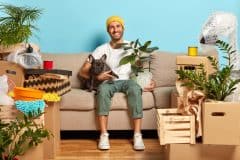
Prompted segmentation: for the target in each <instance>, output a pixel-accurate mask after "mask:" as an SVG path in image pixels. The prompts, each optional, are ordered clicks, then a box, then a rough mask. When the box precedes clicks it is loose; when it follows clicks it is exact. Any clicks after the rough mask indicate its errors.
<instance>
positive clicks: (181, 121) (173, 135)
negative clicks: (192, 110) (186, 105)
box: [157, 108, 196, 145]
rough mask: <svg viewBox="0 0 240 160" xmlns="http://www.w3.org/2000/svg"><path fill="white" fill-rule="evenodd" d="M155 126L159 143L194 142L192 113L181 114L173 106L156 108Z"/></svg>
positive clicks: (193, 118)
mask: <svg viewBox="0 0 240 160" xmlns="http://www.w3.org/2000/svg"><path fill="white" fill-rule="evenodd" d="M157 128H158V129H157V130H158V136H159V141H160V145H165V144H170V143H191V144H195V142H196V141H195V117H194V115H186V116H184V115H181V114H180V113H178V112H177V109H175V108H169V109H157Z"/></svg>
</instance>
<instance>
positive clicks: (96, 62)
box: [89, 54, 107, 75]
mask: <svg viewBox="0 0 240 160" xmlns="http://www.w3.org/2000/svg"><path fill="white" fill-rule="evenodd" d="M106 58H107V56H106V54H104V55H103V56H102V57H101V58H100V59H94V57H93V56H92V55H89V60H90V63H91V64H92V67H91V70H90V72H91V73H92V74H94V75H98V74H100V73H101V72H102V71H104V68H105V65H106V64H105V63H106Z"/></svg>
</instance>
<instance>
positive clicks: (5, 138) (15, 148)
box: [0, 110, 52, 160]
mask: <svg viewBox="0 0 240 160" xmlns="http://www.w3.org/2000/svg"><path fill="white" fill-rule="evenodd" d="M42 114H43V113H41V111H40V110H38V112H37V113H35V112H32V113H31V112H30V113H29V114H28V115H25V114H24V115H23V117H17V118H16V120H14V121H11V122H10V123H5V122H2V121H1V120H0V160H14V158H15V157H16V156H17V155H23V154H24V153H25V152H26V151H27V150H28V149H29V148H31V147H33V146H37V145H38V144H39V143H42V139H43V138H46V137H47V138H50V136H51V135H52V134H51V133H50V131H49V130H47V129H45V128H44V126H43V124H41V125H39V124H37V123H36V122H35V120H36V119H38V118H39V117H40V116H41V115H42Z"/></svg>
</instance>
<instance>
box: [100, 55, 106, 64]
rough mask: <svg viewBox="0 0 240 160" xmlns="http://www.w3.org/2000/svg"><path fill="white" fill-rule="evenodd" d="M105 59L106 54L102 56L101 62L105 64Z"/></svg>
mask: <svg viewBox="0 0 240 160" xmlns="http://www.w3.org/2000/svg"><path fill="white" fill-rule="evenodd" d="M106 59H107V55H106V54H104V55H102V57H101V60H102V61H104V62H105V61H106Z"/></svg>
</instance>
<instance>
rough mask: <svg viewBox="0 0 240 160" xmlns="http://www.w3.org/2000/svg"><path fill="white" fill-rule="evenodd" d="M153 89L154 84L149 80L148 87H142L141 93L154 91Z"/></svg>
mask: <svg viewBox="0 0 240 160" xmlns="http://www.w3.org/2000/svg"><path fill="white" fill-rule="evenodd" d="M155 87H156V82H155V81H154V80H152V79H151V82H150V83H149V85H147V86H146V87H144V89H143V91H144V92H151V91H153V90H154V88H155Z"/></svg>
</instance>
